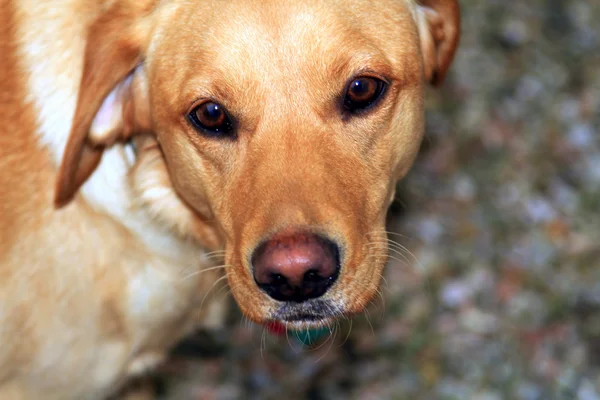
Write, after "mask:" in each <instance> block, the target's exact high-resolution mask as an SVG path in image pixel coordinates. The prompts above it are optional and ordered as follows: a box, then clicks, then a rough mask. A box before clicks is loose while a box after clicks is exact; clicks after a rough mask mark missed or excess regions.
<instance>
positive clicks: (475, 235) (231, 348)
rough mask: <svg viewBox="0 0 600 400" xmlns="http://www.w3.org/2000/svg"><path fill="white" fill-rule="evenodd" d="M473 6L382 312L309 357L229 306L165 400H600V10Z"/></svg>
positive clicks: (177, 370) (324, 341)
mask: <svg viewBox="0 0 600 400" xmlns="http://www.w3.org/2000/svg"><path fill="white" fill-rule="evenodd" d="M461 6H462V17H463V27H462V39H461V44H460V47H459V50H458V52H457V55H456V60H455V62H454V64H453V66H452V69H451V72H450V75H449V76H448V79H447V81H446V83H445V85H444V87H443V88H441V90H430V91H429V92H428V93H427V128H426V130H427V136H426V138H425V141H424V143H423V146H422V151H421V154H420V157H419V159H418V161H417V163H416V165H415V167H414V168H413V170H412V171H411V173H410V174H409V176H408V177H407V178H406V179H405V180H403V181H402V182H401V183H400V185H399V190H398V201H397V202H396V203H395V204H394V206H393V208H392V210H391V213H390V218H389V228H388V229H389V230H390V231H392V232H395V233H393V234H390V239H391V240H393V241H395V242H396V243H397V245H393V250H392V253H391V256H392V259H391V260H390V263H389V265H388V267H387V270H386V275H385V277H386V278H385V282H384V283H383V287H382V299H378V301H377V302H376V303H375V304H373V306H372V307H371V308H370V309H369V310H368V312H366V313H365V314H363V315H359V316H356V317H355V318H354V319H353V320H352V322H351V323H350V322H349V321H343V322H342V323H341V325H340V326H339V329H337V330H336V331H337V334H336V335H335V337H333V336H332V337H331V338H330V337H329V334H327V335H325V337H323V338H321V339H320V340H317V341H316V343H314V344H313V345H310V344H308V345H307V344H305V343H302V341H301V340H299V339H298V338H294V337H292V336H289V337H287V338H286V336H285V335H284V336H279V337H278V336H276V335H272V334H264V333H263V328H262V327H257V326H251V325H250V324H248V323H247V322H245V321H244V320H242V317H241V315H240V314H239V312H238V311H237V310H236V309H235V307H234V306H232V307H231V312H230V314H231V315H230V316H229V317H228V322H227V324H226V326H225V327H223V328H219V329H216V330H213V331H204V332H199V333H198V335H197V336H195V337H192V338H191V339H190V340H188V341H187V342H185V343H184V344H182V345H181V346H180V347H179V348H178V349H176V350H175V352H174V357H173V360H172V361H171V362H169V363H168V364H167V365H165V367H164V368H163V370H162V371H161V372H160V373H159V374H158V376H157V378H156V381H157V385H158V386H159V389H160V392H161V396H162V397H161V398H163V399H168V400H174V399H181V400H205V399H210V400H213V399H214V400H221V399H223V400H225V399H284V400H295V399H311V400H312V399H315V400H317V399H361V400H362V399H412V400H417V399H443V400H445V399H448V400H450V399H478V400H499V399H523V400H536V399H539V400H545V399H578V400H600V245H599V243H600V201H599V198H600V138H599V136H598V130H599V127H600V1H596V0H593V1H592V0H590V1H583V0H582V1H566V0H530V1H516V0H513V1H509V0H489V1H481V0H462V1H461ZM350 325H351V326H350ZM350 328H351V329H350ZM304 342H307V340H304Z"/></svg>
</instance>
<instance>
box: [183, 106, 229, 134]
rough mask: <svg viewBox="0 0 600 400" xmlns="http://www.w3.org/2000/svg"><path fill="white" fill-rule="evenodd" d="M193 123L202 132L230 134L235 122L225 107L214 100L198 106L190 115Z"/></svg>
mask: <svg viewBox="0 0 600 400" xmlns="http://www.w3.org/2000/svg"><path fill="white" fill-rule="evenodd" d="M188 118H189V120H190V121H191V123H192V125H194V127H195V128H196V129H198V130H201V131H202V132H204V133H206V134H208V135H213V136H226V135H227V136H230V135H231V134H232V133H233V124H232V123H231V119H230V118H229V116H228V115H227V111H226V110H225V108H224V107H223V106H222V105H220V104H218V103H215V102H213V101H207V102H205V103H202V104H200V105H198V106H196V107H195V108H194V109H193V110H192V111H191V112H190V113H189V115H188Z"/></svg>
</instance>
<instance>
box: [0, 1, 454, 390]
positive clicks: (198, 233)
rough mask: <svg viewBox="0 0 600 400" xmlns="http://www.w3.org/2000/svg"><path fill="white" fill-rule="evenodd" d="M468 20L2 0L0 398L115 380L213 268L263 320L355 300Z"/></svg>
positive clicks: (192, 300) (385, 6) (415, 13)
mask: <svg viewBox="0 0 600 400" xmlns="http://www.w3.org/2000/svg"><path fill="white" fill-rule="evenodd" d="M459 24H460V21H459V10H458V5H457V2H456V1H455V0H422V1H419V2H417V1H415V0H381V1H377V2H369V1H364V0H343V1H339V0H331V1H313V0H303V1H293V0H277V1H271V0H268V1H260V2H258V1H248V0H238V1H215V0H198V1H191V0H56V1H52V2H37V1H34V0H4V1H2V2H1V3H0V54H2V57H1V58H0V84H1V90H0V171H1V172H0V188H1V190H0V191H1V194H0V299H1V301H0V344H1V345H0V399H11V400H19V399H42V398H43V399H61V400H64V399H82V398H85V399H105V398H107V397H109V396H112V395H114V394H115V393H116V392H117V391H118V390H119V388H121V387H122V386H123V385H124V383H125V382H127V381H128V379H130V378H131V377H135V376H136V375H139V374H143V373H144V372H145V371H147V370H148V369H152V368H153V367H155V366H156V365H158V364H159V363H160V362H161V360H162V359H163V358H164V356H165V353H166V352H167V351H168V349H169V348H170V347H171V346H173V344H175V343H176V342H177V341H178V340H179V339H181V338H182V337H183V336H184V335H186V334H188V333H189V332H191V331H192V330H193V329H194V327H195V326H196V325H197V324H198V323H199V322H201V321H206V320H207V319H208V318H210V314H211V313H213V312H214V313H216V314H215V315H217V316H218V311H214V310H218V308H219V304H220V302H219V299H218V298H216V297H214V296H213V294H214V293H215V292H217V290H214V289H215V287H218V285H219V284H223V283H225V281H226V282H227V283H228V285H229V287H230V288H231V293H232V294H233V298H234V299H235V300H236V302H237V304H238V305H239V307H240V308H241V310H242V312H243V314H244V315H245V316H246V317H247V318H248V319H250V320H252V321H254V322H256V323H258V324H263V323H270V322H277V323H280V324H283V325H285V326H286V327H287V328H289V329H301V328H306V327H312V326H322V325H327V324H330V323H331V322H332V321H333V320H334V319H335V318H337V317H339V316H348V315H351V314H354V313H357V312H360V311H361V310H363V309H364V307H365V306H366V305H367V304H368V303H369V302H370V301H371V299H372V298H373V297H374V295H375V294H376V292H377V288H378V285H379V281H380V278H381V274H382V270H383V267H384V265H385V262H386V259H387V238H386V233H385V230H384V229H385V216H386V212H387V208H388V206H389V205H390V203H391V202H392V200H393V198H394V195H395V184H396V182H397V180H398V179H400V178H402V177H403V176H404V175H405V174H406V173H407V171H408V170H409V168H410V166H411V164H412V163H413V160H414V159H415V157H416V154H417V152H418V149H419V146H420V142H421V138H422V135H423V124H424V116H423V114H424V112H423V91H424V87H425V85H426V84H427V83H432V84H434V85H437V84H439V83H441V82H442V80H443V78H444V76H445V74H446V71H447V69H448V67H449V65H450V63H451V60H452V58H453V55H454V52H455V49H456V45H457V41H458V37H459ZM210 304H213V305H214V307H216V308H213V306H211V305H210ZM211 310H212V311H211Z"/></svg>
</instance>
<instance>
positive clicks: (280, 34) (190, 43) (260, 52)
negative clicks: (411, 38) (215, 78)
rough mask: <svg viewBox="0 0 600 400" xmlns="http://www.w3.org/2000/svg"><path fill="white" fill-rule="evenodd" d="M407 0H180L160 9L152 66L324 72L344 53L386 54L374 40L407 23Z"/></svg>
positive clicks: (274, 73) (237, 71)
mask: <svg viewBox="0 0 600 400" xmlns="http://www.w3.org/2000/svg"><path fill="white" fill-rule="evenodd" d="M386 3H388V4H386ZM408 4H409V2H404V1H395V2H385V1H382V2H378V3H376V4H373V3H371V2H365V1H362V0H345V1H342V2H338V1H327V2H323V1H311V0H304V1H300V2H299V1H289V0H278V1H261V2H256V1H243V0H241V1H240V0H238V1H226V0H221V1H203V2H191V1H182V2H176V3H173V4H172V5H171V6H170V7H168V9H167V10H168V11H167V12H166V13H163V15H162V18H161V21H160V23H159V29H157V32H158V33H157V36H158V37H159V38H160V40H155V41H154V42H155V43H157V44H158V46H159V47H160V48H159V49H158V57H157V58H160V64H161V65H165V66H166V67H168V68H169V69H173V68H171V67H172V66H173V67H176V68H175V69H182V68H183V69H188V70H201V69H203V65H206V64H207V63H210V64H211V65H220V66H221V68H227V69H230V70H231V71H229V72H230V73H235V74H237V75H238V76H239V75H240V74H242V75H243V74H245V73H253V72H255V71H261V72H264V73H266V74H268V75H269V76H271V77H273V78H276V77H277V75H279V74H280V73H281V74H283V75H284V76H288V77H289V76H290V74H294V73H301V72H302V70H303V69H307V68H309V69H310V68H312V69H313V70H315V69H316V70H325V68H321V67H322V66H323V65H324V64H327V65H328V66H329V67H330V68H329V70H331V67H335V66H336V65H340V64H343V63H345V62H347V61H348V59H350V58H351V56H354V58H355V59H356V58H360V55H361V54H367V55H368V56H369V57H370V58H377V57H378V55H379V54H384V53H387V50H388V49H384V48H382V46H385V45H387V44H389V45H394V43H396V42H397V37H398V36H400V35H398V32H399V30H401V29H402V28H401V25H402V24H403V22H405V23H406V22H412V17H411V11H410V7H409V6H408ZM383 11H387V13H383ZM388 35H389V37H388ZM392 35H395V36H393V37H392ZM390 38H393V39H394V40H389V39H390ZM357 56H358V57H357ZM166 58H168V59H169V60H170V62H166V60H165V59H166ZM382 58H383V57H382Z"/></svg>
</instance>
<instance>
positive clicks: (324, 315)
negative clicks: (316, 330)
mask: <svg viewBox="0 0 600 400" xmlns="http://www.w3.org/2000/svg"><path fill="white" fill-rule="evenodd" d="M340 314H341V313H340V312H339V308H338V307H336V306H335V304H333V303H332V302H331V301H328V300H322V299H315V300H309V301H306V302H303V303H294V302H290V303H284V304H282V305H280V306H279V307H278V308H277V310H275V312H273V313H272V315H271V320H273V321H278V322H280V323H282V324H285V325H286V326H290V327H310V326H319V325H325V324H328V323H329V322H331V321H332V320H333V319H335V318H336V316H338V315H340Z"/></svg>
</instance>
